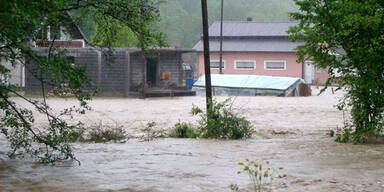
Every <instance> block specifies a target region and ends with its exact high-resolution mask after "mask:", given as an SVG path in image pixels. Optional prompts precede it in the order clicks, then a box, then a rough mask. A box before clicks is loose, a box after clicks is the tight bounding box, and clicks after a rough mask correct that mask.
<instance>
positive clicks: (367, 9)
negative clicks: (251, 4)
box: [289, 0, 384, 143]
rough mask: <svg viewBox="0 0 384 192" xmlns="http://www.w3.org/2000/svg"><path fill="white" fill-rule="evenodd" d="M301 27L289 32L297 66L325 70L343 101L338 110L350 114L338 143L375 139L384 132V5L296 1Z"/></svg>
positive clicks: (371, 1) (373, 1) (295, 16)
mask: <svg viewBox="0 0 384 192" xmlns="http://www.w3.org/2000/svg"><path fill="white" fill-rule="evenodd" d="M295 2H296V4H297V5H298V7H299V12H296V13H293V14H292V15H291V16H292V17H293V19H295V20H297V21H298V22H299V24H298V25H297V26H295V27H292V28H291V29H290V30H289V32H290V34H291V38H292V40H303V41H304V42H305V44H304V45H303V46H299V47H298V49H297V55H298V56H299V61H301V62H304V61H305V60H312V61H314V62H315V64H316V65H317V67H319V68H323V69H328V72H329V74H330V79H329V80H328V82H327V86H328V85H330V84H331V83H334V82H335V83H338V84H339V86H340V89H344V91H345V92H346V95H345V97H344V99H343V100H342V101H341V103H340V104H339V106H338V109H340V110H348V111H350V114H351V117H352V120H351V121H345V122H346V124H345V131H344V134H342V135H341V136H340V137H338V141H342V142H349V141H353V142H355V143H361V142H367V141H368V140H369V139H374V138H377V137H378V136H379V135H380V134H382V132H383V128H384V120H383V119H384V116H383V113H384V83H383V82H384V54H383V53H384V30H383V26H384V17H383V15H384V3H383V2H380V1H376V0H365V1H360V0H344V1H330V0H324V1H320V0H315V1H314V0H295Z"/></svg>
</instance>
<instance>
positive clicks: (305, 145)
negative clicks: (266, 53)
mask: <svg viewBox="0 0 384 192" xmlns="http://www.w3.org/2000/svg"><path fill="white" fill-rule="evenodd" d="M0 146H1V148H3V147H5V146H6V142H1V144H0ZM74 147H75V152H76V155H77V158H78V159H79V160H80V161H81V165H80V166H78V164H77V163H75V162H66V163H60V164H58V165H56V166H49V165H40V164H36V163H34V162H33V161H27V160H25V159H24V160H10V159H8V158H6V157H5V156H4V155H1V156H0V158H1V160H0V190H1V191H132V192H136V191H143V192H150V191H153V192H158V191H230V190H229V188H228V186H229V185H230V184H231V183H237V184H239V185H240V187H242V188H243V189H247V190H249V189H250V188H251V186H250V181H249V180H248V178H247V176H246V175H245V174H240V175H238V174H237V171H238V170H240V167H239V166H238V165H237V164H236V162H237V161H239V160H244V159H245V158H249V159H252V160H261V159H263V160H268V161H270V162H271V163H270V164H271V165H272V166H273V167H274V168H276V169H278V170H277V174H276V177H278V176H281V177H282V178H276V179H275V180H274V182H273V188H274V191H292V192H293V191H384V166H383V165H384V158H383V157H384V145H351V144H338V143H335V142H333V141H332V140H331V139H329V138H327V137H310V138H300V139H295V138H278V139H250V140H245V141H215V140H189V139H157V140H154V141H150V142H141V141H138V140H129V141H128V142H127V143H123V144H111V143H110V144H74ZM280 168H282V169H280Z"/></svg>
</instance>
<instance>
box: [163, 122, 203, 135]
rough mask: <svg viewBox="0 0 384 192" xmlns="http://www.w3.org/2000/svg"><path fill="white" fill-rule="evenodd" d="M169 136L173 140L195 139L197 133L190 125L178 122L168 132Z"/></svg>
mask: <svg viewBox="0 0 384 192" xmlns="http://www.w3.org/2000/svg"><path fill="white" fill-rule="evenodd" d="M169 136H170V137H174V138H197V137H198V136H199V133H198V132H197V130H196V128H194V127H193V125H192V124H189V123H180V122H179V123H176V124H175V126H174V128H173V129H172V130H171V131H170V133H169Z"/></svg>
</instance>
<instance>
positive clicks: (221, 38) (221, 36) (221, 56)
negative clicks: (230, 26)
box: [219, 0, 224, 74]
mask: <svg viewBox="0 0 384 192" xmlns="http://www.w3.org/2000/svg"><path fill="white" fill-rule="evenodd" d="M223 13H224V0H221V19H220V61H219V62H220V63H219V73H220V74H223Z"/></svg>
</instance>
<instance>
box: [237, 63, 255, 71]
mask: <svg viewBox="0 0 384 192" xmlns="http://www.w3.org/2000/svg"><path fill="white" fill-rule="evenodd" d="M235 69H244V70H254V69H256V61H235Z"/></svg>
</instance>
